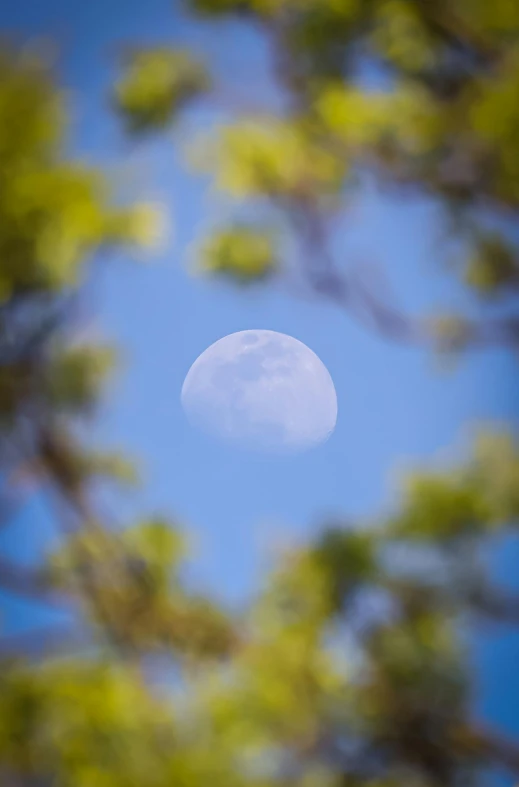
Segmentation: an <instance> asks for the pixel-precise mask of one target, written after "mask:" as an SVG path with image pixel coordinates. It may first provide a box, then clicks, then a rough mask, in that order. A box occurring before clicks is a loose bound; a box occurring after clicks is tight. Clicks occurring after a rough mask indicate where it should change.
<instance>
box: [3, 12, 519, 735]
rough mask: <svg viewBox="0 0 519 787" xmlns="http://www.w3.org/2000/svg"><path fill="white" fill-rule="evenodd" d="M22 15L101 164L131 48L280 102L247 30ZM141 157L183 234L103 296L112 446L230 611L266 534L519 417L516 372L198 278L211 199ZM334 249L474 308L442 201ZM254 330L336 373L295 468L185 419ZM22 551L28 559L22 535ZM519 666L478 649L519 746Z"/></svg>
mask: <svg viewBox="0 0 519 787" xmlns="http://www.w3.org/2000/svg"><path fill="white" fill-rule="evenodd" d="M9 6H10V7H9V8H5V9H4V10H3V11H0V28H1V29H3V30H5V29H8V30H12V31H13V32H16V33H18V34H21V35H22V37H24V38H25V37H27V36H28V35H33V34H53V35H55V36H56V35H57V38H58V40H60V41H61V42H62V52H63V56H62V64H63V68H62V78H63V82H64V84H65V85H66V86H67V87H69V88H72V89H73V91H76V95H75V98H74V101H73V104H72V106H73V108H74V115H75V119H74V124H73V139H74V145H75V149H76V150H78V151H80V152H81V154H82V155H86V156H88V157H90V158H95V159H97V160H99V161H110V160H113V159H115V158H117V157H118V156H121V155H122V154H124V155H128V152H129V148H128V143H127V142H125V141H124V140H123V138H122V136H121V135H120V132H119V130H118V129H117V126H116V124H115V123H114V121H113V118H111V116H110V115H109V113H108V112H107V99H106V89H107V86H108V85H109V83H110V80H111V78H112V77H113V75H114V62H115V56H116V54H117V46H116V44H117V43H118V42H121V43H128V42H133V41H137V42H140V43H152V42H171V41H177V42H178V41H182V42H186V41H189V42H192V43H194V45H195V46H196V47H198V49H199V50H200V51H205V52H206V54H207V56H208V57H210V58H211V59H213V60H214V62H216V63H217V64H218V68H219V69H221V72H222V74H223V75H225V76H226V77H227V78H229V79H231V80H234V84H235V87H236V89H237V90H240V82H239V81H237V80H238V77H239V79H240V80H241V90H242V91H243V89H244V88H245V92H246V93H247V92H250V91H251V85H252V86H253V87H254V91H255V92H256V93H258V94H259V93H261V92H262V91H265V95H267V94H268V90H267V89H266V88H265V83H264V80H263V77H262V74H264V63H263V57H262V49H261V46H260V45H259V43H258V42H257V41H255V40H254V39H253V38H251V37H250V35H249V34H247V35H246V36H245V34H243V33H238V31H237V30H236V29H235V28H227V27H224V28H222V29H221V30H220V31H219V34H218V36H215V35H214V33H212V32H211V31H210V30H209V29H203V30H202V31H200V30H199V31H197V32H196V33H195V32H194V31H193V29H192V28H191V27H190V26H189V25H188V24H187V23H186V21H185V20H182V19H181V18H180V15H179V14H178V12H175V11H173V10H172V5H171V3H170V2H169V1H168V0H148V1H147V2H142V0H139V1H138V2H137V0H124V2H123V0H108V2H107V0H90V2H88V3H86V2H79V1H78V0H47V1H46V2H45V0H41V1H40V2H35V1H34V0H17V2H16V3H11V4H9ZM203 120H204V116H200V118H199V119H198V122H199V124H200V123H202V122H203ZM131 158H132V161H133V162H134V164H135V166H136V167H137V181H138V183H137V186H132V187H131V188H132V190H133V191H139V190H141V191H143V192H144V194H145V195H146V194H147V195H149V196H150V197H151V198H155V197H159V198H160V199H163V200H165V202H166V204H167V205H168V206H169V208H170V210H171V215H172V220H173V237H172V242H171V243H170V244H168V247H167V249H165V250H164V251H163V252H162V253H161V255H160V259H159V260H158V261H157V263H156V264H154V265H153V266H138V265H130V264H128V263H127V262H125V261H123V260H118V261H117V262H116V263H115V265H114V266H113V267H112V268H109V267H107V269H106V271H105V272H104V273H103V274H102V276H101V277H100V280H99V283H98V285H97V289H96V293H95V298H92V299H91V300H92V302H93V303H94V305H95V307H96V312H97V315H98V316H99V320H100V322H101V324H102V326H103V328H104V330H105V332H106V333H107V334H108V335H109V336H110V337H113V338H114V339H115V340H116V341H117V342H118V343H119V344H120V345H121V346H122V350H123V356H124V360H125V368H124V370H123V373H122V374H121V375H120V377H119V379H118V380H117V383H116V385H115V386H114V387H113V388H112V390H111V394H110V396H109V398H108V400H107V403H106V406H105V408H104V411H103V413H102V416H101V419H100V421H99V423H98V435H99V439H100V440H102V441H103V442H104V443H107V444H111V443H113V444H116V445H120V446H123V447H124V448H126V449H128V450H129V451H131V452H133V453H135V454H136V455H137V457H139V458H140V459H142V461H143V466H144V470H145V482H146V483H145V487H144V489H143V490H142V491H141V492H139V493H138V494H136V495H134V496H132V497H131V498H130V500H129V501H128V502H127V503H125V505H124V506H123V509H124V516H125V517H128V519H129V520H131V518H132V517H133V516H135V515H136V513H137V512H140V511H149V510H150V509H152V510H158V511H167V512H170V513H171V514H172V515H173V516H175V517H177V518H178V519H179V520H180V521H181V522H186V523H189V525H190V526H192V527H193V528H194V531H195V532H196V533H197V534H198V536H199V538H200V543H201V547H202V550H201V552H200V559H199V562H198V568H197V576H198V577H199V579H200V581H202V582H203V583H204V584H205V585H207V586H209V587H210V588H211V589H213V590H214V591H215V592H217V593H218V594H220V595H222V596H223V597H224V598H226V599H229V600H231V601H233V602H234V601H239V600H240V599H243V597H244V596H245V595H246V594H248V593H250V592H251V590H253V589H254V587H255V586H256V585H257V582H258V579H259V576H260V573H261V565H262V558H261V555H262V545H263V544H264V542H265V540H266V539H267V537H268V535H269V534H272V533H274V532H275V531H278V532H285V533H287V534H289V535H290V536H292V537H297V538H299V537H303V536H305V535H306V534H308V533H310V532H312V531H314V530H315V528H316V527H318V526H319V522H320V520H321V519H322V517H323V516H326V515H333V516H337V515H339V516H344V517H345V518H348V517H352V516H358V515H359V516H367V515H371V514H373V513H375V512H377V511H378V510H380V508H381V507H382V506H384V505H387V504H388V503H389V502H390V501H391V499H392V496H393V495H394V474H395V470H396V469H398V468H400V467H402V466H404V467H405V466H406V465H411V464H415V463H416V462H422V461H427V460H430V459H431V458H433V457H434V456H435V455H437V454H438V452H445V451H447V450H449V449H452V448H456V447H459V445H460V442H461V441H462V440H463V437H464V436H465V434H466V430H467V427H470V426H471V425H472V424H474V423H477V422H480V421H493V420H496V419H497V420H515V421H516V416H517V410H516V403H515V401H514V393H515V392H516V390H517V368H516V361H514V360H513V359H512V358H511V357H509V356H507V355H506V354H505V353H504V352H501V351H494V352H492V353H481V354H478V355H474V356H472V357H470V358H468V359H465V360H464V361H463V362H462V363H461V364H460V366H459V367H458V368H457V369H456V370H455V371H454V372H450V373H448V374H447V373H441V372H439V370H438V365H437V364H436V363H435V362H434V360H433V359H432V358H431V357H430V356H428V355H427V354H426V353H424V352H420V351H416V350H409V349H403V348H402V347H398V346H393V345H390V344H388V343H385V342H383V341H382V340H381V339H379V338H377V337H375V336H372V335H370V334H369V333H367V332H366V331H365V330H364V329H362V328H359V327H358V326H357V325H355V324H354V323H353V322H352V321H351V320H350V319H349V317H348V316H347V315H345V314H343V313H341V312H340V311H338V310H335V309H333V308H332V307H331V306H330V305H327V304H322V303H315V302H309V301H302V300H300V299H298V298H297V297H293V296H292V295H290V294H287V293H283V292H281V291H279V290H275V289H273V288H269V287H262V288H259V289H253V290H251V291H249V292H247V293H244V292H243V291H238V290H235V289H234V288H232V287H230V286H220V285H219V286H215V285H214V284H208V283H204V282H200V280H198V279H193V278H191V277H190V276H189V275H188V274H187V273H186V269H185V256H186V251H187V249H188V248H189V246H190V244H191V243H192V241H193V240H194V239H195V238H196V237H197V234H198V233H199V232H200V230H201V229H203V227H204V226H205V225H206V224H207V221H208V220H209V218H211V217H212V215H213V214H212V211H214V209H215V203H214V198H212V199H209V198H208V195H207V193H206V189H205V184H204V182H203V181H202V180H197V179H195V178H193V177H192V176H190V175H189V174H188V173H186V171H185V170H184V168H183V167H182V166H181V162H180V157H179V156H178V154H175V151H174V149H173V145H172V144H171V142H170V141H168V140H162V141H159V142H154V143H153V144H150V145H147V146H145V147H143V148H139V149H138V150H131ZM338 250H339V253H340V255H341V256H343V258H344V259H345V260H347V259H355V258H357V257H358V258H360V259H373V260H375V261H377V263H380V264H382V265H383V266H385V268H386V270H387V271H388V273H389V276H390V279H391V282H392V284H393V286H394V289H395V291H396V293H397V296H398V298H399V299H400V301H401V302H402V304H403V306H405V307H406V308H408V309H409V310H411V311H421V310H433V309H434V307H439V306H441V307H443V308H447V309H448V308H452V307H453V306H462V305H463V304H464V298H465V295H464V293H463V292H461V291H460V290H459V289H458V288H457V286H456V284H455V282H454V281H453V280H452V279H451V278H450V277H449V276H448V274H447V273H446V270H445V267H444V266H442V262H441V258H440V256H439V247H438V243H437V225H436V223H435V213H434V210H433V208H432V206H431V205H428V204H426V203H423V204H422V203H420V202H417V201H416V200H414V201H413V202H412V203H408V202H399V201H398V200H395V199H393V200H392V201H390V202H389V201H388V200H387V199H384V198H382V197H381V196H379V195H377V194H376V193H374V192H373V193H372V192H370V191H366V193H365V194H364V195H363V196H362V198H361V199H360V201H359V205H358V206H357V207H356V208H355V210H353V211H352V215H351V218H350V222H349V225H348V226H346V227H345V230H344V236H343V237H342V238H341V242H340V244H339V247H338ZM247 328H268V329H272V330H278V331H282V332H284V333H288V334H291V335H293V336H295V337H296V338H298V339H300V340H301V341H303V342H305V343H306V344H307V345H308V346H309V347H311V348H312V349H313V350H314V351H315V352H316V353H317V354H318V355H319V356H320V358H321V359H322V360H323V362H324V363H325V364H326V366H327V367H328V369H329V371H330V373H331V375H332V377H333V379H334V382H335V385H336V389H337V396H338V403H339V418H338V424H337V429H336V432H335V434H334V435H333V437H332V438H331V439H330V440H329V442H328V443H326V444H325V445H324V446H321V447H320V448H318V449H316V450H314V451H312V452H309V453H307V454H304V455H301V456H299V457H296V458H278V459H266V458H257V457H256V458H254V457H250V456H248V455H244V454H241V453H237V452H235V451H234V450H231V449H230V448H224V447H222V446H221V445H220V444H217V443H215V442H213V441H210V440H208V439H206V438H203V437H201V436H200V435H198V434H197V433H195V432H193V430H192V429H191V427H189V425H188V424H187V423H186V420H185V418H184V416H183V413H182V410H181V407H180V401H179V394H180V389H181V386H182V382H183V380H184V377H185V374H186V373H187V371H188V369H189V367H190V365H191V364H192V362H193V361H194V360H195V358H196V357H197V356H198V355H199V354H200V352H202V351H203V350H204V349H205V348H206V347H207V346H208V345H210V344H211V343H212V342H214V341H216V340H217V339H218V338H220V337H222V336H224V335H226V334H228V333H231V332H233V331H238V330H244V329H247ZM38 505H39V504H38V503H37V502H36V503H35V504H34V512H33V515H32V516H31V515H28V514H27V512H26V513H25V514H24V515H23V516H22V517H21V518H20V522H19V523H18V525H19V530H18V532H19V533H21V534H22V537H23V538H24V539H25V541H26V544H29V545H30V547H31V549H32V551H34V550H36V549H37V547H38V544H39V541H38V540H37V543H35V542H34V535H33V534H34V529H35V519H36V520H37V521H40V519H39V518H40V517H43V516H44V514H43V513H42V512H41V510H40V509H39V508H38ZM41 532H44V528H42V530H41ZM13 544H16V545H17V546H16V547H14V546H13ZM6 548H9V543H7V542H6ZM10 548H11V549H13V548H14V549H17V550H19V549H20V539H19V538H17V539H16V540H15V541H12V543H11V545H10ZM507 571H508V572H509V573H511V572H512V568H511V567H510V568H509V569H508V570H507ZM20 609H21V607H18V605H14V604H8V605H5V620H6V624H7V626H8V627H9V628H10V629H11V630H14V629H15V628H17V627H18V628H19V627H20V626H22V625H27V624H28V620H29V618H28V616H27V615H20ZM31 620H32V618H31ZM518 652H519V645H518V642H517V639H516V640H514V641H511V640H510V638H509V637H508V638H507V637H505V636H503V637H501V638H500V639H497V638H494V639H493V640H492V642H491V643H490V644H487V645H482V646H480V647H478V649H477V659H478V661H479V663H480V664H481V665H482V666H483V672H482V674H483V679H482V693H481V706H482V707H484V708H485V710H486V711H488V712H489V713H490V714H491V715H492V716H493V717H494V718H496V719H499V720H500V721H503V722H505V723H507V724H509V725H511V726H514V724H515V729H516V730H517V731H518V732H519V720H518V719H517V718H516V719H515V721H514V719H513V718H512V712H511V710H510V709H511V708H512V707H513V705H514V703H515V706H516V707H519V678H518V677H517V675H516V674H515V673H516V672H517V670H516V669H514V667H513V664H514V656H515V660H517V655H518Z"/></svg>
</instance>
